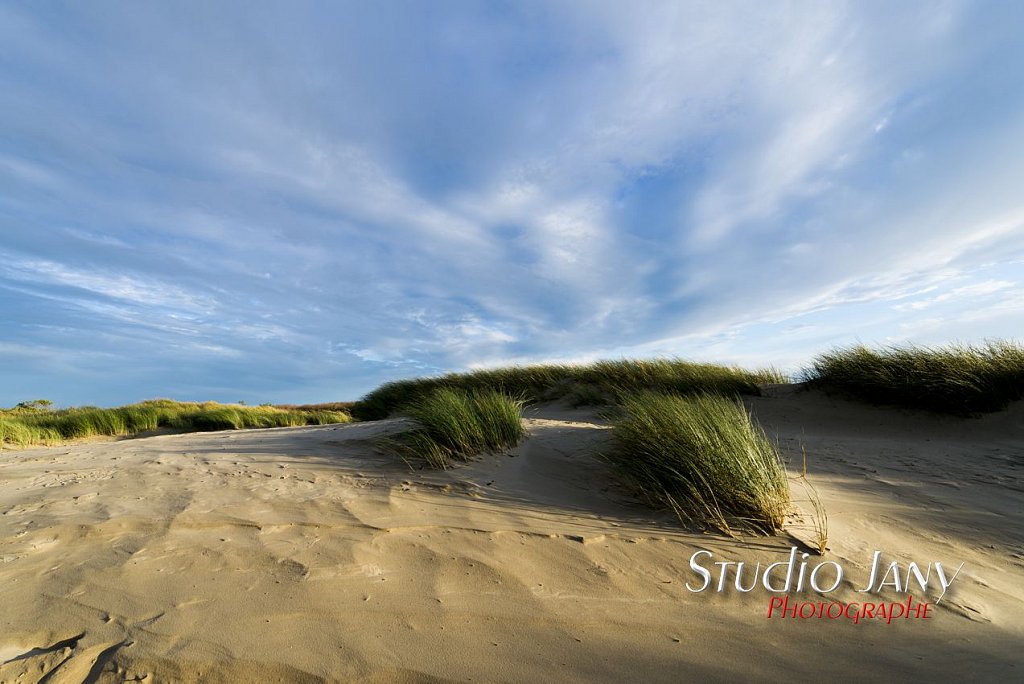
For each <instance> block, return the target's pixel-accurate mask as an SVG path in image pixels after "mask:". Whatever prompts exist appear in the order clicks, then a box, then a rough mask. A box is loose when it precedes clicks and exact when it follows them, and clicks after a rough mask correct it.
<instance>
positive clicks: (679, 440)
mask: <svg viewBox="0 0 1024 684" xmlns="http://www.w3.org/2000/svg"><path fill="white" fill-rule="evenodd" d="M612 437H613V446H612V449H611V450H610V451H609V452H608V453H607V454H606V455H605V458H606V460H608V461H609V462H610V463H611V464H612V465H613V466H614V467H615V469H616V470H617V471H618V472H619V473H620V475H621V476H623V477H624V479H625V480H626V481H627V482H629V483H630V484H631V485H633V487H634V488H635V489H636V490H637V491H638V493H639V494H640V495H641V496H643V497H644V498H646V499H647V500H648V502H649V503H651V504H653V505H654V506H656V507H663V508H667V509H669V510H671V511H673V512H674V513H675V514H676V515H677V516H678V517H679V518H680V520H682V521H684V522H687V523H697V524H702V525H709V526H712V527H715V528H718V529H720V530H721V531H723V532H726V533H731V531H732V530H733V529H734V528H735V529H746V530H753V531H757V532H762V533H766V534H771V533H774V532H776V531H778V530H780V529H782V525H783V522H784V520H785V516H786V513H787V512H789V510H790V497H789V484H788V481H787V479H786V469H785V467H784V465H783V463H782V459H781V458H780V456H779V453H778V451H777V450H776V447H775V445H774V444H773V443H772V441H771V440H769V439H768V437H767V436H766V435H765V434H764V432H763V431H762V430H761V428H760V427H758V426H757V425H756V424H755V423H753V422H752V420H751V418H750V415H749V414H748V413H747V411H746V409H745V408H744V407H743V405H742V404H740V403H739V402H738V401H736V400H734V399H729V398H726V397H721V396H715V395H711V394H698V395H694V396H689V397H681V396H675V395H671V394H663V393H657V392H643V393H639V394H636V395H634V396H630V397H626V398H624V400H623V401H622V405H621V407H620V412H619V417H618V418H617V419H616V421H615V422H614V427H613V430H612Z"/></svg>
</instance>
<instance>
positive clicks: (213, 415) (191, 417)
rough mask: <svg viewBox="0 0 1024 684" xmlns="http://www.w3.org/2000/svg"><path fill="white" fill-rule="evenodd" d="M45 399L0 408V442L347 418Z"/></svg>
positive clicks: (162, 402)
mask: <svg viewBox="0 0 1024 684" xmlns="http://www.w3.org/2000/svg"><path fill="white" fill-rule="evenodd" d="M49 406H50V404H49V402H46V401H45V400H37V401H35V402H22V403H21V404H19V405H18V406H16V407H14V408H12V409H4V410H0V444H15V445H18V446H25V445H30V444H53V443H57V442H61V441H64V440H69V439H80V438H84V437H94V436H115V435H132V434H136V433H139V432H145V431H146V430H155V429H157V428H163V427H166V428H172V429H175V430H182V431H186V432H189V431H206V430H235V429H239V428H267V427H288V426H296V425H322V424H325V423H347V422H349V421H350V420H351V417H350V416H349V414H348V413H345V412H342V411H329V410H321V409H313V410H304V409H299V410H287V409H281V408H276V407H273V406H242V405H237V404H218V403H215V402H204V403H191V402H178V401H171V400H168V399H156V400H152V401H144V402H142V403H139V404H132V405H130V406H121V407H118V408H95V407H90V406H86V407H81V408H70V409H61V410H56V411H54V410H51V409H50V408H49Z"/></svg>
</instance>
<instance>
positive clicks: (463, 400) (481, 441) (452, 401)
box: [381, 387, 526, 469]
mask: <svg viewBox="0 0 1024 684" xmlns="http://www.w3.org/2000/svg"><path fill="white" fill-rule="evenodd" d="M402 413H403V414H404V415H405V416H407V417H408V418H410V419H411V420H412V423H413V427H412V428H411V429H410V430H408V431H406V432H403V433H399V434H398V435H395V436H392V437H389V438H386V439H384V440H382V441H381V443H382V445H383V446H385V447H386V448H390V449H392V450H394V451H396V452H398V453H399V454H400V455H401V456H402V457H403V458H405V460H406V461H407V462H409V463H410V464H412V463H415V462H417V461H421V462H426V463H427V464H428V465H430V466H431V467H433V468H438V469H443V468H448V467H449V466H451V465H452V464H453V463H454V462H455V461H468V460H470V459H471V458H472V457H473V456H476V455H478V454H481V453H486V452H497V451H500V450H502V449H508V448H511V447H514V446H515V445H516V444H518V443H519V440H521V439H522V438H523V436H524V435H525V434H526V432H525V430H524V429H523V421H522V403H521V402H519V401H516V400H514V399H512V398H510V397H508V396H506V395H504V394H501V393H500V392H497V391H495V390H491V389H479V390H473V391H466V390H461V389H453V388H450V387H441V388H438V389H435V390H434V391H432V392H430V393H429V394H425V395H422V396H420V398H419V400H418V401H416V402H415V403H412V404H409V405H407V406H405V407H404V409H403V410H402Z"/></svg>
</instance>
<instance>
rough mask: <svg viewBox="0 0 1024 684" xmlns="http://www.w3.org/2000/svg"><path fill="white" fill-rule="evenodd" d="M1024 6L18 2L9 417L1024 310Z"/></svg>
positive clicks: (2, 117)
mask: <svg viewBox="0 0 1024 684" xmlns="http://www.w3.org/2000/svg"><path fill="white" fill-rule="evenodd" d="M1022 27H1024V4H1022V3H1018V2H991V3H988V2H974V1H972V2H964V3H959V2H941V1H935V0H932V1H929V2H921V3H917V2H910V1H905V2H898V3H892V2H877V3H876V2H850V3H842V2H819V1H812V2H766V3H752V2H696V1H694V2H654V1H650V0H645V1H643V2H638V3H625V2H598V1H588V2H562V1H546V2H527V1H523V2H497V1H490V2H461V1H457V0H451V1H446V2H436V3H435V2H418V1H415V2H398V1H384V2H373V3H370V2H288V3H277V2H252V1H245V2H228V1H221V2H215V3H210V2H183V1H174V2H164V3H140V2H128V1H123V2H103V1H94V2H88V3H81V2H66V3H56V2H31V3H24V2H7V1H6V0H0V326H2V327H0V368H2V369H3V370H2V375H0V406H10V405H13V404H14V403H17V402H19V401H24V400H30V399H36V398H46V399H50V400H52V401H54V402H56V403H57V404H58V405H75V404H93V405H101V406H107V405H117V404H122V403H128V402H133V401H139V400H142V399H147V398H155V397H170V398H175V399H182V400H208V399H212V400H218V401H246V402H249V403H262V402H314V401H337V400H348V399H355V398H357V397H359V396H360V395H362V394H363V393H365V392H367V391H369V390H371V389H372V388H374V387H376V386H377V385H379V384H381V383H383V382H386V381H388V380H392V379H396V378H403V377H411V376H418V375H427V374H436V373H442V372H448V371H458V370H466V369H473V368H480V367H491V366H497V365H507V364H526V363H535V362H552V361H559V362H562V361H570V362H585V361H589V360H594V359H599V358H623V357H645V358H646V357H656V356H673V357H681V358H688V359H695V360H702V361H718V362H723V363H730V364H742V365H746V366H751V367H753V366H761V365H767V364H771V365H774V366H776V367H778V368H780V369H783V370H785V371H789V372H795V371H798V370H799V369H800V368H801V367H804V366H805V365H806V364H807V363H808V362H809V361H810V360H812V359H813V357H814V356H815V355H816V354H818V353H820V352H823V351H826V350H828V349H831V348H833V347H836V346H844V345H849V344H855V343H865V344H871V345H890V344H904V343H915V344H925V345H936V344H942V343H947V342H953V341H959V342H968V343H980V342H983V341H984V340H987V339H996V338H1000V339H1015V340H1019V339H1020V338H1021V336H1022V335H1024V28H1022Z"/></svg>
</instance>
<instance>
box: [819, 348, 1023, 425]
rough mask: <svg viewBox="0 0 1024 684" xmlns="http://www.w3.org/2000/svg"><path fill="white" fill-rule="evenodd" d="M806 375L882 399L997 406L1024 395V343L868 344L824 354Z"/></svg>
mask: <svg viewBox="0 0 1024 684" xmlns="http://www.w3.org/2000/svg"><path fill="white" fill-rule="evenodd" d="M804 379H805V380H807V381H808V383H809V384H810V385H811V386H812V387H820V388H821V389H824V390H826V391H833V392H837V393H841V394H844V395H847V396H850V397H854V398H857V399H861V400H864V401H869V402H873V403H877V404H890V405H898V406H905V407H909V408H917V409H926V410H930V411H937V412H940V413H950V414H961V415H965V414H971V413H979V412H988V411H998V410H1000V409H1003V408H1006V406H1007V404H1009V403H1010V402H1011V401H1014V400H1017V399H1021V398H1022V397H1024V348H1022V347H1021V346H1019V345H1016V344H1014V343H1012V342H991V343H989V344H987V345H985V346H970V345H950V346H947V347H938V348H927V347H915V346H907V347H886V348H881V349H870V348H868V347H865V346H856V347H850V348H847V349H837V350H834V351H831V352H828V353H826V354H822V355H820V356H819V357H818V358H817V359H815V361H814V363H813V365H812V366H811V368H809V369H808V370H807V371H805V373H804Z"/></svg>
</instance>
